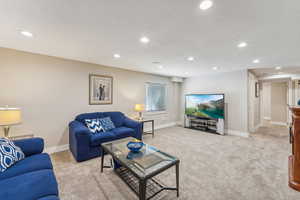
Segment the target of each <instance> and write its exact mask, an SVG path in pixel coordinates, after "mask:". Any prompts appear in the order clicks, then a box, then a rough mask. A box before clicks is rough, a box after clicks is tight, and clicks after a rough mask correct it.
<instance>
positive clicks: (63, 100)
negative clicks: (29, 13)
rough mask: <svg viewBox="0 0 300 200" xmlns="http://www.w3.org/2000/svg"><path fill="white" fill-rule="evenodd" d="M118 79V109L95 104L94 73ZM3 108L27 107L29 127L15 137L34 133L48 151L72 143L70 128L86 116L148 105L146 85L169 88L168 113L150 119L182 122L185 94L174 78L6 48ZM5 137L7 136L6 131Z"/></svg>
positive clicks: (2, 53)
mask: <svg viewBox="0 0 300 200" xmlns="http://www.w3.org/2000/svg"><path fill="white" fill-rule="evenodd" d="M90 73H94V74H103V75H110V76H113V78H114V88H113V98H114V99H113V104H112V105H89V104H88V95H89V80H88V77H89V74H90ZM0 74H1V78H0V86H1V92H0V107H1V106H5V105H9V106H16V107H20V108H22V111H23V123H22V125H20V126H15V127H13V128H12V129H11V134H13V135H17V134H24V133H34V134H35V135H36V136H40V137H43V138H44V139H45V141H46V146H47V147H54V146H58V145H64V144H67V143H68V123H69V122H70V121H71V120H73V119H74V117H75V116H76V115H77V114H80V113H85V112H101V111H122V112H124V113H126V114H133V113H134V111H133V106H134V104H136V103H143V102H144V101H145V98H144V97H145V82H159V83H165V84H167V93H168V102H167V105H168V108H167V112H165V113H161V114H157V115H150V116H148V118H154V119H156V125H157V126H159V125H162V124H169V123H172V122H175V121H178V109H179V103H178V100H175V102H174V99H179V96H178V95H179V94H180V93H179V89H180V86H179V84H178V83H172V82H171V81H170V79H169V78H168V77H163V76H158V75H151V74H146V73H140V72H134V71H128V70H122V69H117V68H112V67H104V66H100V65H95V64H88V63H84V62H78V61H71V60H65V59H60V58H54V57H49V56H43V55H37V54H31V53H25V52H20V51H15V50H10V49H4V48H0ZM0 134H2V132H0Z"/></svg>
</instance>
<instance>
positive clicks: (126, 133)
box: [69, 112, 142, 162]
mask: <svg viewBox="0 0 300 200" xmlns="http://www.w3.org/2000/svg"><path fill="white" fill-rule="evenodd" d="M104 117H110V118H111V120H112V122H113V123H114V125H115V127H116V128H115V129H113V130H111V131H107V132H104V133H98V134H93V133H91V132H90V130H89V129H88V128H87V126H86V125H85V119H97V118H104ZM126 137H135V138H137V139H140V140H141V139H142V123H140V122H137V121H134V120H131V119H129V118H128V117H126V116H125V115H124V114H123V113H121V112H95V113H85V114H80V115H78V116H77V117H76V118H75V120H74V121H72V122H70V124H69V144H70V150H71V152H72V154H73V156H74V158H75V159H76V160H77V161H78V162H81V161H85V160H89V159H91V158H95V157H98V156H101V153H102V149H101V144H102V143H103V142H109V141H113V140H117V139H121V138H126Z"/></svg>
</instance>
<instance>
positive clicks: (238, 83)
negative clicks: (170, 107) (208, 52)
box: [181, 70, 248, 135]
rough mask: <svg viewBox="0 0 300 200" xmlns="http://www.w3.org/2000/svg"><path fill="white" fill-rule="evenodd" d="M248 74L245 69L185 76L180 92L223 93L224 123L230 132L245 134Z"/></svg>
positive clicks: (246, 127)
mask: <svg viewBox="0 0 300 200" xmlns="http://www.w3.org/2000/svg"><path fill="white" fill-rule="evenodd" d="M247 79H248V74H247V70H240V71H233V72H226V73H215V74H206V75H202V76H198V77H191V78H187V79H186V80H185V82H184V85H183V89H182V93H183V95H182V96H183V97H182V98H184V95H185V94H192V93H194V94H201V93H225V104H226V110H225V113H226V116H225V118H226V119H225V120H226V124H225V128H227V129H229V132H231V133H232V134H243V135H245V134H247V132H248V125H247V124H248V120H247V118H248V116H247V115H248V112H247V98H248V94H247V91H248V88H247V86H248V80H247ZM181 105H182V106H181V109H182V115H181V120H182V122H183V118H184V115H183V113H184V99H182V103H181Z"/></svg>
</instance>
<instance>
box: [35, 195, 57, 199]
mask: <svg viewBox="0 0 300 200" xmlns="http://www.w3.org/2000/svg"><path fill="white" fill-rule="evenodd" d="M38 200H59V198H58V196H54V195H51V196H45V197H42V198H39V199H38Z"/></svg>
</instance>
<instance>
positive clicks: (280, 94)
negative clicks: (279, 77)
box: [271, 82, 288, 123]
mask: <svg viewBox="0 0 300 200" xmlns="http://www.w3.org/2000/svg"><path fill="white" fill-rule="evenodd" d="M287 89H288V87H287V83H286V82H272V83H271V120H272V122H283V123H286V122H287Z"/></svg>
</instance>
